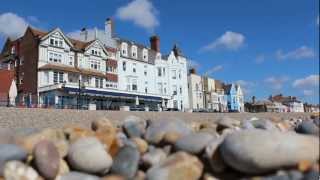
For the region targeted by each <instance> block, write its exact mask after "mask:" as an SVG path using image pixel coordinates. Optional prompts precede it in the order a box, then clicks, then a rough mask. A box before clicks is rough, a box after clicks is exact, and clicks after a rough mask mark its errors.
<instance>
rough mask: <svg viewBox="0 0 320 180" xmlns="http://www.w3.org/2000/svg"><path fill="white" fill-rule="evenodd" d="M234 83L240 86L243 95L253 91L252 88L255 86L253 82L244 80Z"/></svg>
mask: <svg viewBox="0 0 320 180" xmlns="http://www.w3.org/2000/svg"><path fill="white" fill-rule="evenodd" d="M235 83H236V84H238V85H240V87H241V89H242V91H243V93H244V94H245V95H248V94H250V93H251V92H252V91H253V88H254V86H255V83H254V82H251V81H245V80H238V81H236V82H235Z"/></svg>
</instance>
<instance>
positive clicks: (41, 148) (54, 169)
mask: <svg viewBox="0 0 320 180" xmlns="http://www.w3.org/2000/svg"><path fill="white" fill-rule="evenodd" d="M33 155H34V162H35V165H36V167H37V169H38V172H39V173H40V174H41V175H42V177H44V178H46V179H54V178H55V177H56V176H57V174H58V171H59V165H60V155H59V151H58V149H57V148H56V146H55V145H54V144H53V143H52V142H50V141H47V140H43V141H40V142H39V143H37V144H36V146H35V148H34V152H33Z"/></svg>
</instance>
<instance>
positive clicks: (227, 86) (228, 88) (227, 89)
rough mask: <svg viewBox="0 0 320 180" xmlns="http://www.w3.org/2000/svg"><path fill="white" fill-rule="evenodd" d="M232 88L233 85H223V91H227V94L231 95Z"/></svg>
mask: <svg viewBox="0 0 320 180" xmlns="http://www.w3.org/2000/svg"><path fill="white" fill-rule="evenodd" d="M231 87H232V84H226V85H223V89H224V90H225V93H226V94H230V90H231Z"/></svg>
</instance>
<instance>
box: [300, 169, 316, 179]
mask: <svg viewBox="0 0 320 180" xmlns="http://www.w3.org/2000/svg"><path fill="white" fill-rule="evenodd" d="M319 177H320V174H319V171H314V170H311V171H309V172H307V173H306V174H305V175H304V177H303V180H318V179H319Z"/></svg>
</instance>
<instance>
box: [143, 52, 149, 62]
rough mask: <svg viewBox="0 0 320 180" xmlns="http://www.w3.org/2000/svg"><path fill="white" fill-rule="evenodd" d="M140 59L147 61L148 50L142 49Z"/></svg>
mask: <svg viewBox="0 0 320 180" xmlns="http://www.w3.org/2000/svg"><path fill="white" fill-rule="evenodd" d="M142 54H143V55H142V58H143V60H145V61H146V60H147V59H148V50H147V49H143V50H142Z"/></svg>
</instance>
